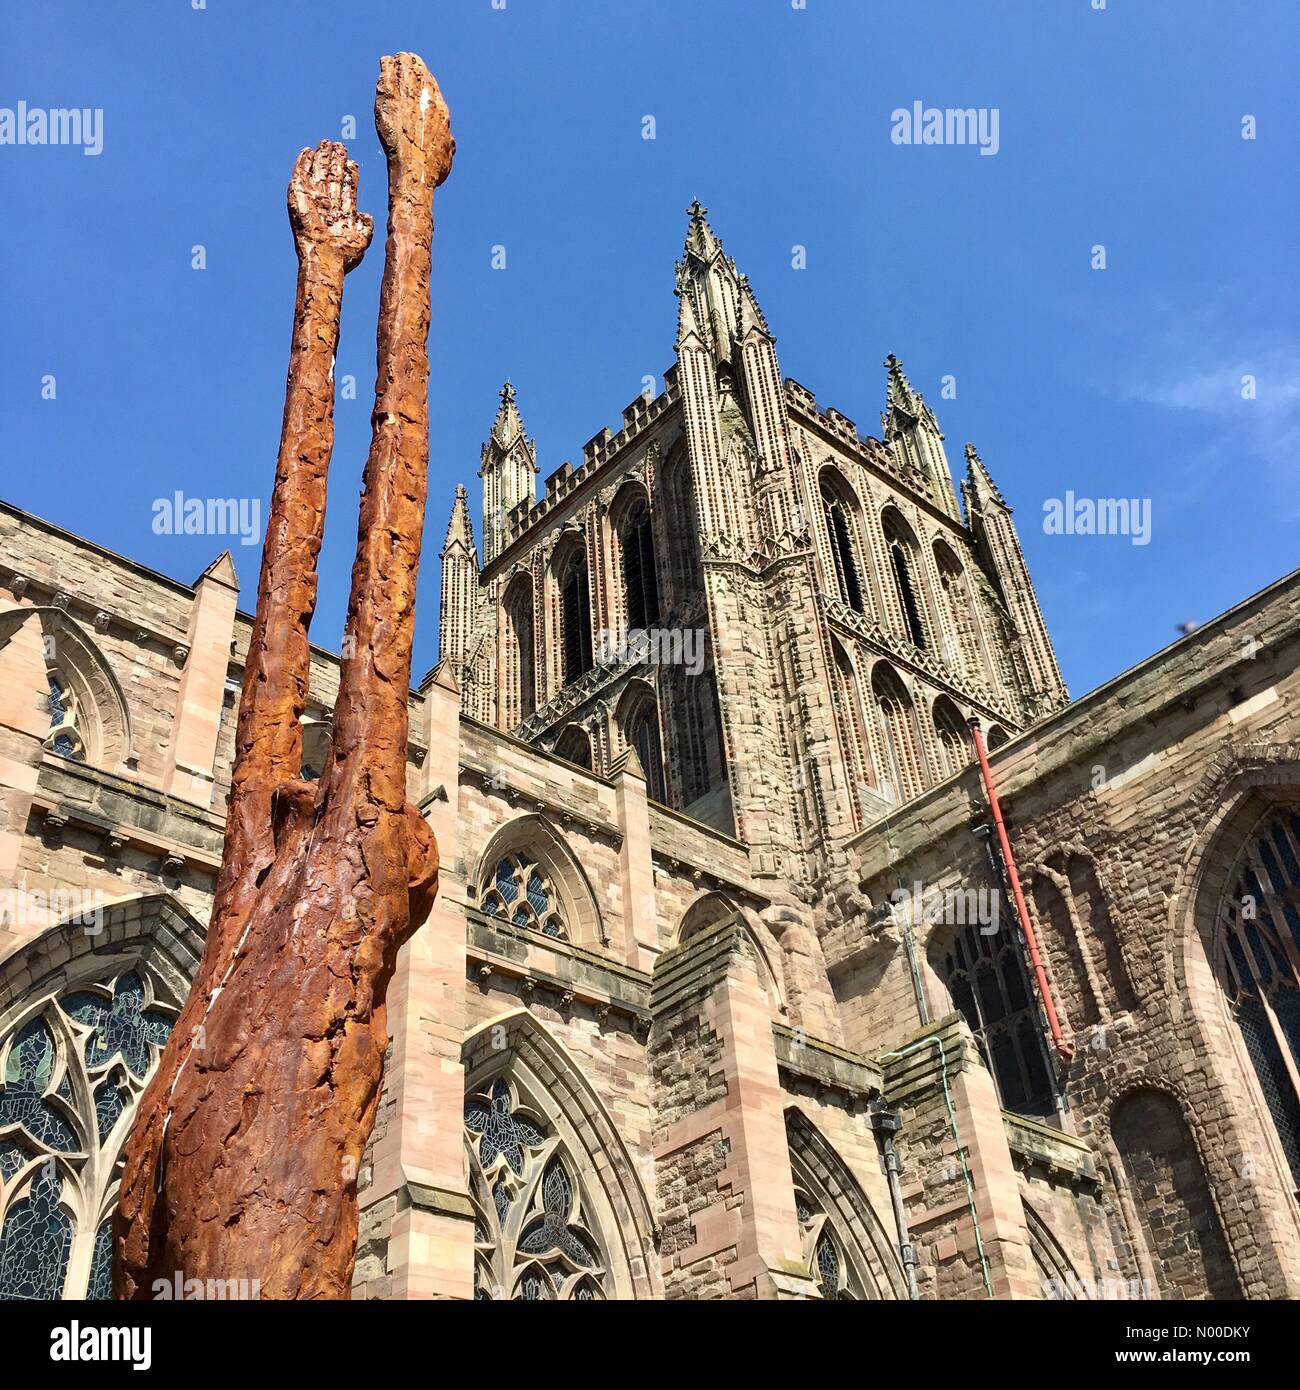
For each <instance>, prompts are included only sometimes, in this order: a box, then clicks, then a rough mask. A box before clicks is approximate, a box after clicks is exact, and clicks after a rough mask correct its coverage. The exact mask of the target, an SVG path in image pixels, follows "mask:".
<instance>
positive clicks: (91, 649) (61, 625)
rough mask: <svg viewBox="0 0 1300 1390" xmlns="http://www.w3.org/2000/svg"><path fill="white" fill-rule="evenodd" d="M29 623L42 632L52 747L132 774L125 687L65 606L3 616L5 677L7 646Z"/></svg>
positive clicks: (0, 663)
mask: <svg viewBox="0 0 1300 1390" xmlns="http://www.w3.org/2000/svg"><path fill="white" fill-rule="evenodd" d="M28 622H35V623H37V624H38V625H39V627H40V631H41V638H42V650H43V653H44V659H45V668H46V681H47V688H46V689H44V690H42V691H41V692H40V695H41V697H42V698H44V699H46V700H47V701H48V702H49V705H50V714H51V718H50V739H49V746H50V747H51V748H52V749H53V750H54V751H57V752H60V753H63V754H64V756H73V757H75V758H76V759H77V760H78V761H81V762H86V763H89V764H91V765H92V766H93V767H103V768H107V769H108V770H109V771H111V772H117V771H123V770H130V767H131V764H132V763H133V760H134V755H133V746H132V735H131V714H130V710H129V709H128V707H127V703H126V697H125V696H124V695H123V694H122V687H121V685H120V684H119V683H118V679H117V677H116V676H115V675H114V674H113V668H112V666H111V665H110V664H109V661H108V658H107V657H106V656H105V655H104V653H103V652H102V651H101V650H100V648H99V645H98V644H97V643H96V642H95V641H94V639H93V638H92V637H91V636H90V634H89V633H88V632H86V631H85V629H84V628H82V627H81V626H80V624H78V623H77V622H76V621H75V620H74V619H72V618H70V617H69V616H68V615H67V613H65V612H64V611H63V610H62V609H61V608H54V607H43V606H42V607H34V608H12V609H10V610H9V611H8V612H6V613H0V673H2V672H3V668H4V650H5V648H6V647H7V646H8V645H9V644H10V642H11V641H12V640H13V638H14V636H15V634H16V633H17V632H18V630H19V629H20V628H21V627H23V626H24V624H26V623H28ZM56 687H57V689H56ZM56 745H57V746H56ZM65 750H71V751H65Z"/></svg>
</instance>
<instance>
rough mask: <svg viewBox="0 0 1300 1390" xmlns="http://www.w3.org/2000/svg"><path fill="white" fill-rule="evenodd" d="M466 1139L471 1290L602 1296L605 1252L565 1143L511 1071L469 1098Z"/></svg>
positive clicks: (487, 1295) (495, 1294)
mask: <svg viewBox="0 0 1300 1390" xmlns="http://www.w3.org/2000/svg"><path fill="white" fill-rule="evenodd" d="M465 1138H466V1143H467V1147H468V1151H469V1166H470V1195H471V1198H472V1200H473V1203H474V1252H475V1254H474V1297H475V1298H476V1299H479V1300H484V1301H485V1300H488V1299H516V1300H524V1301H528V1300H536V1299H557V1300H561V1301H564V1300H581V1301H584V1302H590V1301H593V1300H596V1299H603V1298H605V1297H606V1288H607V1276H606V1270H605V1259H604V1257H603V1255H602V1254H601V1249H600V1243H599V1241H598V1240H597V1238H596V1235H595V1232H594V1229H593V1227H592V1226H591V1224H590V1222H589V1220H588V1217H587V1212H586V1208H585V1205H584V1202H583V1197H582V1192H581V1189H580V1187H579V1185H578V1182H577V1180H576V1177H575V1173H574V1169H573V1167H572V1165H571V1164H570V1162H569V1159H568V1156H567V1154H566V1153H565V1151H564V1146H563V1144H562V1143H561V1141H560V1139H559V1138H558V1137H557V1136H556V1135H555V1134H554V1132H553V1130H552V1128H551V1127H550V1126H549V1125H548V1124H547V1123H546V1122H545V1121H544V1119H543V1118H542V1117H541V1115H540V1114H538V1113H537V1112H536V1111H534V1110H533V1109H531V1108H530V1107H529V1106H527V1105H526V1104H525V1103H524V1102H523V1101H522V1100H521V1098H520V1096H519V1093H518V1091H517V1090H516V1089H515V1087H514V1085H513V1083H512V1082H511V1081H510V1080H509V1079H508V1078H505V1077H498V1078H497V1079H496V1080H495V1081H494V1082H492V1084H491V1085H490V1086H489V1087H488V1088H487V1090H485V1091H480V1092H477V1093H475V1094H473V1095H471V1096H469V1097H468V1099H467V1100H466V1102H465Z"/></svg>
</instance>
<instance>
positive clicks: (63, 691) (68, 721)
mask: <svg viewBox="0 0 1300 1390" xmlns="http://www.w3.org/2000/svg"><path fill="white" fill-rule="evenodd" d="M48 679H49V683H50V694H49V701H50V732H49V736H48V738H47V739H46V746H47V747H48V748H49V749H50V751H51V752H52V753H57V754H58V755H59V757H61V758H71V759H73V760H74V761H76V762H80V761H82V760H83V759H84V757H85V752H84V748H85V745H84V742H83V740H82V737H81V734H80V733H79V732H78V730H77V702H76V699H75V698H74V696H73V694H72V692H71V691H70V690H68V689H67V688H66V687H65V686H64V684H63V682H62V681H61V680H60V679H59V678H58V676H57V675H55V674H54V672H53V671H51V672H50V673H49V676H48Z"/></svg>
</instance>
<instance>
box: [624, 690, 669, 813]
mask: <svg viewBox="0 0 1300 1390" xmlns="http://www.w3.org/2000/svg"><path fill="white" fill-rule="evenodd" d="M615 719H616V720H617V722H618V726H619V728H620V730H621V731H622V733H623V741H624V743H625V744H626V745H627V746H628V747H629V748H635V749H636V755H637V757H638V758H639V759H640V762H641V770H642V772H644V773H645V785H646V795H647V796H648V797H649V798H650V800H651V801H657V802H658V803H659V804H660V805H661V806H663V805H667V803H668V778H667V769H666V768H665V766H664V754H663V735H662V732H661V730H660V727H659V700H658V698H657V696H656V695H655V692H654V688H653V687H652V686H650V685H649V684H647V683H646V682H645V681H636V680H634V681H629V682H628V685H627V689H626V690H625V691H624V692H623V695H622V698H621V699H620V700H619V703H618V708H617V711H616V713H615Z"/></svg>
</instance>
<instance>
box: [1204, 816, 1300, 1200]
mask: <svg viewBox="0 0 1300 1390" xmlns="http://www.w3.org/2000/svg"><path fill="white" fill-rule="evenodd" d="M1219 939H1220V946H1219V971H1220V977H1221V979H1222V980H1223V984H1224V988H1225V989H1226V991H1227V995H1228V1003H1229V1006H1230V1008H1231V1011H1232V1013H1233V1015H1234V1017H1235V1018H1236V1020H1237V1027H1238V1028H1239V1029H1240V1030H1241V1036H1242V1041H1243V1042H1244V1043H1245V1045H1246V1051H1247V1053H1248V1054H1249V1056H1250V1060H1251V1063H1252V1065H1253V1066H1254V1068H1255V1075H1256V1076H1257V1077H1258V1078H1259V1085H1260V1089H1261V1090H1262V1091H1263V1093H1264V1100H1265V1102H1266V1104H1267V1105H1268V1109H1269V1114H1270V1115H1271V1116H1272V1118H1273V1125H1274V1127H1275V1128H1276V1130H1277V1135H1278V1139H1279V1140H1280V1141H1281V1144H1282V1150H1283V1152H1284V1153H1285V1155H1286V1159H1287V1163H1288V1164H1289V1165H1290V1168H1291V1176H1292V1179H1293V1180H1294V1182H1295V1183H1296V1185H1297V1186H1300V812H1298V811H1296V810H1286V811H1281V812H1278V813H1276V814H1274V815H1273V816H1271V817H1270V818H1269V819H1268V820H1266V821H1265V822H1264V824H1263V825H1262V826H1261V828H1260V829H1259V830H1257V831H1256V832H1255V834H1254V835H1253V836H1252V837H1251V839H1250V841H1249V843H1248V844H1247V846H1246V850H1245V853H1244V855H1243V856H1242V860H1241V864H1240V867H1239V869H1238V878H1237V882H1236V884H1235V886H1234V889H1233V892H1232V894H1231V895H1230V897H1229V898H1228V900H1227V901H1226V903H1225V904H1224V909H1223V918H1222V921H1221V923H1220V931H1219Z"/></svg>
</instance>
